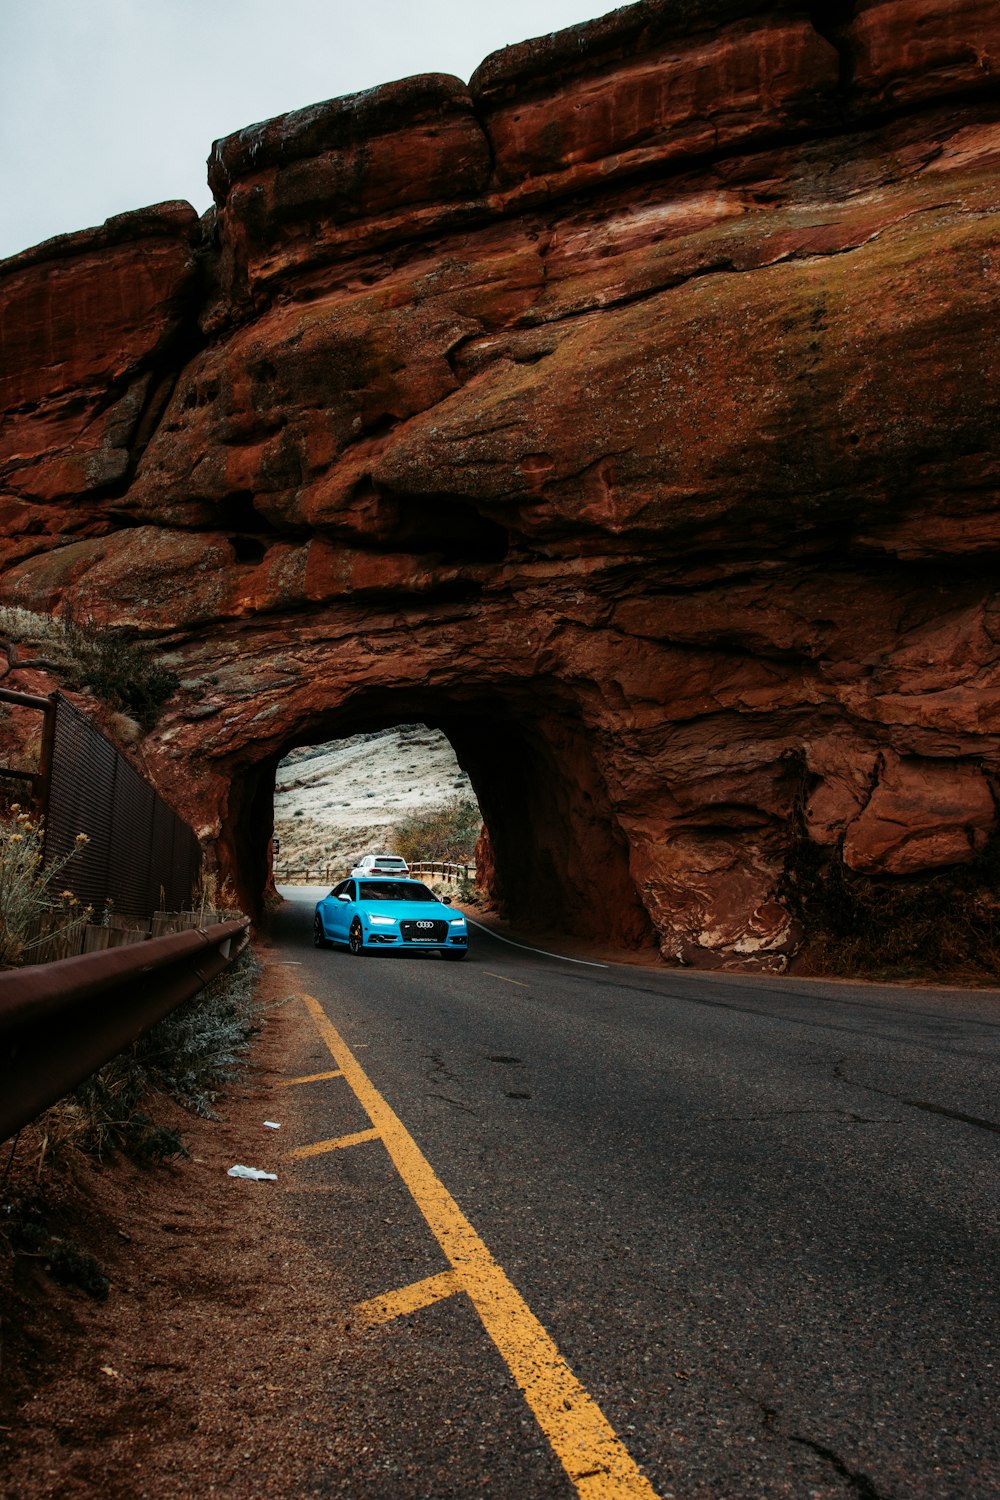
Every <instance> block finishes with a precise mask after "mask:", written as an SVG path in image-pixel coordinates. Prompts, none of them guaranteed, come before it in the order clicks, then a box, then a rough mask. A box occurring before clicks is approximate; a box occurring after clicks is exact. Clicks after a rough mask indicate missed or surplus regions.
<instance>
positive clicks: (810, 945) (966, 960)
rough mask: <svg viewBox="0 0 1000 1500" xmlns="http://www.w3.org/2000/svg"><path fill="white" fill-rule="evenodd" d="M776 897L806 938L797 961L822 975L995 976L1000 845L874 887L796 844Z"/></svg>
mask: <svg viewBox="0 0 1000 1500" xmlns="http://www.w3.org/2000/svg"><path fill="white" fill-rule="evenodd" d="M783 894H784V897H785V900H786V902H787V903H788V905H789V907H790V909H791V911H792V913H793V915H795V916H796V917H797V918H798V919H799V921H800V922H801V923H802V926H803V928H804V930H805V933H806V945H805V948H804V950H803V955H802V956H803V957H804V958H805V960H806V961H807V963H808V964H809V965H810V967H812V968H814V969H816V970H818V971H820V972H824V973H829V974H838V975H844V976H857V977H860V978H868V979H938V980H957V981H961V982H963V983H979V984H995V983H996V981H997V977H998V975H1000V839H993V840H992V841H991V842H990V844H989V845H988V846H987V848H986V849H985V850H984V851H983V853H982V854H980V855H979V856H978V857H977V858H976V859H975V860H973V861H972V862H971V863H970V864H967V865H959V866H957V867H952V868H949V869H947V870H942V871H940V872H939V873H937V874H934V875H929V876H920V877H911V878H908V879H902V878H898V877H897V878H888V877H887V878H883V879H873V878H871V877H868V876H865V875H857V874H855V873H854V872H853V871H852V870H849V869H848V868H847V866H846V865H845V864H844V862H843V860H842V858H841V857H840V852H839V850H838V851H835V852H833V853H831V852H830V851H828V850H824V849H820V848H818V846H817V845H815V844H813V843H810V842H809V840H808V839H806V838H804V837H803V838H800V839H799V840H798V841H797V843H796V846H795V849H794V851H793V853H792V856H791V858H790V859H789V861H788V865H787V868H786V873H785V880H784V890H783Z"/></svg>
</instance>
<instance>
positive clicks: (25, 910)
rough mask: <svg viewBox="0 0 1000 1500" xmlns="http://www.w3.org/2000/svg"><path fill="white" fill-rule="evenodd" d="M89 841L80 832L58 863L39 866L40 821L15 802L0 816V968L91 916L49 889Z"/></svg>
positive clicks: (67, 897) (64, 895)
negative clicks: (37, 933) (45, 920)
mask: <svg viewBox="0 0 1000 1500" xmlns="http://www.w3.org/2000/svg"><path fill="white" fill-rule="evenodd" d="M87 842H88V840H87V835H86V834H85V833H78V834H77V836H76V847H75V848H74V849H71V850H70V852H69V853H68V854H64V855H63V856H62V857H61V858H59V859H54V860H51V861H50V862H49V863H48V864H47V865H46V864H44V863H43V846H44V834H43V828H42V823H41V820H40V819H38V818H33V817H32V816H31V814H30V813H27V812H24V811H23V810H22V809H21V807H20V806H19V804H18V803H16V802H15V803H14V804H13V806H12V807H11V809H10V812H9V813H8V814H6V815H4V816H2V817H0V967H8V968H9V967H10V966H12V965H14V964H17V963H20V962H21V960H22V958H23V956H24V954H25V953H28V952H30V951H31V949H32V948H35V947H37V946H38V945H39V944H40V943H44V942H46V941H47V940H48V938H49V937H50V936H51V934H52V933H53V932H54V931H59V932H65V931H68V930H69V929H71V928H76V927H81V926H83V924H84V923H85V922H87V921H88V920H89V918H90V915H91V912H90V907H81V906H80V904H79V902H78V901H77V899H76V897H75V896H74V895H73V892H72V891H59V892H58V894H57V895H55V897H53V893H52V889H51V888H52V886H53V885H54V884H55V882H56V881H57V880H58V877H59V876H60V875H61V874H62V872H63V870H65V868H66V866H67V865H68V864H69V863H70V861H71V860H72V859H74V858H75V856H76V854H77V852H78V851H79V850H80V849H82V847H83V845H84V844H86V843H87ZM47 913H48V914H51V915H52V917H54V920H50V921H49V922H48V924H47V930H46V932H45V933H44V935H40V936H34V934H35V931H36V929H37V928H38V926H39V924H40V920H41V919H42V918H43V917H44V916H45V915H46V914H47Z"/></svg>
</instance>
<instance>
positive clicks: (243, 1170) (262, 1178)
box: [226, 1166, 278, 1182]
mask: <svg viewBox="0 0 1000 1500" xmlns="http://www.w3.org/2000/svg"><path fill="white" fill-rule="evenodd" d="M226 1176H227V1177H249V1178H250V1180H251V1182H277V1180H278V1174H277V1172H262V1171H261V1170H260V1167H239V1166H237V1167H230V1168H229V1171H228V1172H227V1173H226Z"/></svg>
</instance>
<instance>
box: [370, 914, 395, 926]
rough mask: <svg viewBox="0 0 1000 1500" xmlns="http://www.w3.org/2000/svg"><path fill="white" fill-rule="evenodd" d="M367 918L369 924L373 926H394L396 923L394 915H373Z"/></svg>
mask: <svg viewBox="0 0 1000 1500" xmlns="http://www.w3.org/2000/svg"><path fill="white" fill-rule="evenodd" d="M368 920H369V922H370V923H371V925H372V926H373V927H395V925H396V918H395V917H374V916H369V918H368Z"/></svg>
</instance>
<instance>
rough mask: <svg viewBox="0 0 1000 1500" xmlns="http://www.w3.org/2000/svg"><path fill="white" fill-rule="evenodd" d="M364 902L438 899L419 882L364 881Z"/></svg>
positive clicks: (362, 888)
mask: <svg viewBox="0 0 1000 1500" xmlns="http://www.w3.org/2000/svg"><path fill="white" fill-rule="evenodd" d="M360 886H361V895H360V899H361V900H362V901H433V902H435V904H436V903H437V897H436V896H435V894H434V892H433V891H429V890H428V889H427V887H426V886H425V885H421V884H420V882H419V881H418V880H362V881H361V882H360Z"/></svg>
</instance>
